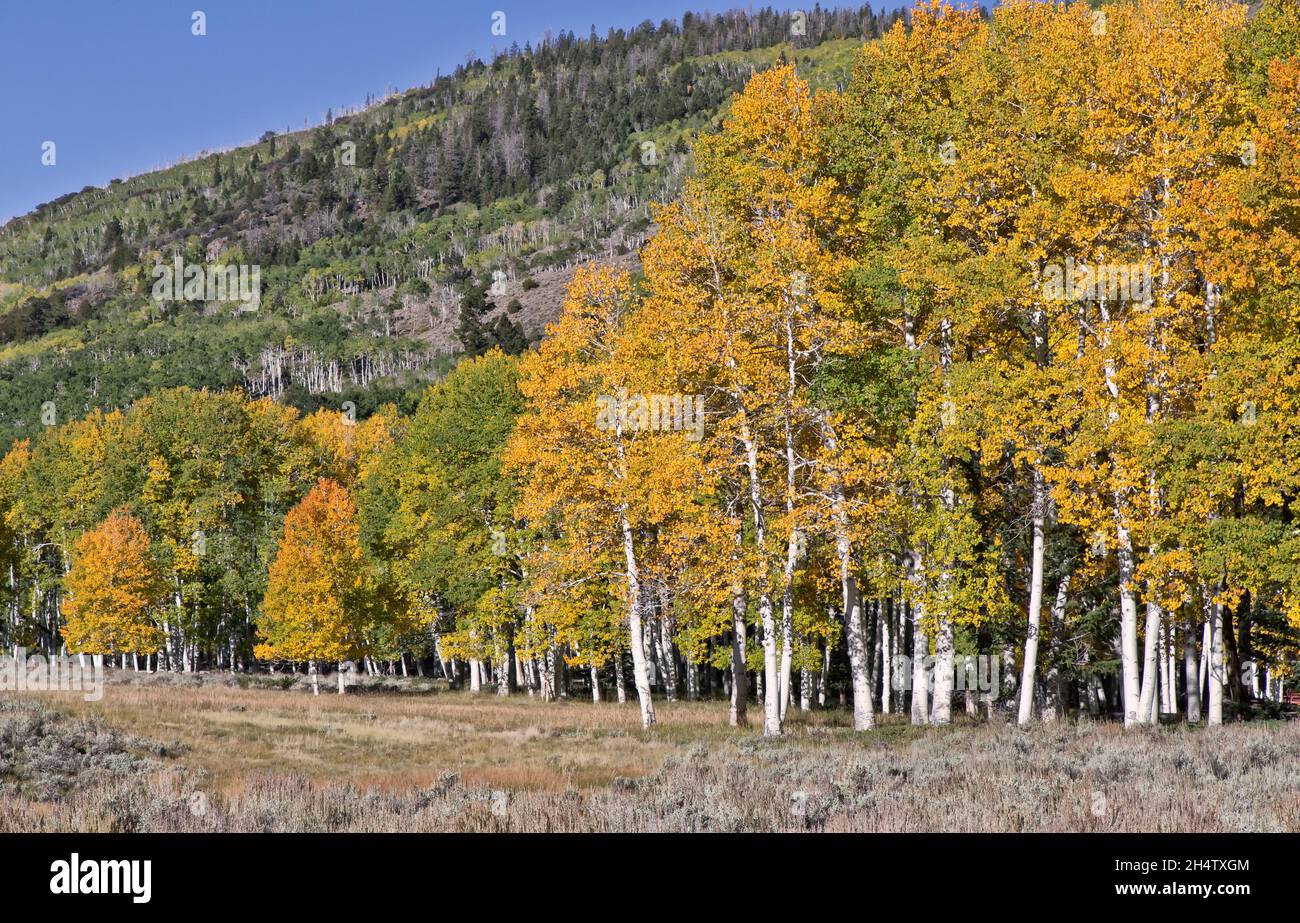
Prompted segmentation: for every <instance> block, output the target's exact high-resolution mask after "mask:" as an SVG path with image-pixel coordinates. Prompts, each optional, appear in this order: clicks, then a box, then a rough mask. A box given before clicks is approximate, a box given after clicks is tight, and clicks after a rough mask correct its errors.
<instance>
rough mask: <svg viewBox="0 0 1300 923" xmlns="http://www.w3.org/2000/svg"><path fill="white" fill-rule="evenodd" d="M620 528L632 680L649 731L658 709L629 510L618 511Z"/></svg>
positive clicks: (642, 723) (642, 722)
mask: <svg viewBox="0 0 1300 923" xmlns="http://www.w3.org/2000/svg"><path fill="white" fill-rule="evenodd" d="M619 525H620V527H621V528H622V531H623V558H624V561H625V563H626V566H627V609H628V612H627V624H628V635H629V637H630V642H631V645H632V679H633V682H634V683H635V685H636V695H637V700H638V702H639V703H640V705H641V727H643V728H649V727H652V726H653V725H654V723H655V706H654V702H653V701H652V700H651V698H650V673H649V671H648V670H647V669H646V656H645V632H644V631H643V630H642V628H641V602H642V601H641V578H640V572H639V570H638V568H637V563H636V548H635V546H634V545H633V542H632V526H631V523H629V522H628V519H627V512H626V510H619Z"/></svg>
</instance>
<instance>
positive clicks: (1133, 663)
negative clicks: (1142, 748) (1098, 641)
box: [1115, 498, 1143, 727]
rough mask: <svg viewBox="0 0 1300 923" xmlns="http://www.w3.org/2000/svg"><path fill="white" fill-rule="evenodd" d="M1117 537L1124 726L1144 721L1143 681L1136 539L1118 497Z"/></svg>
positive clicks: (1121, 687)
mask: <svg viewBox="0 0 1300 923" xmlns="http://www.w3.org/2000/svg"><path fill="white" fill-rule="evenodd" d="M1115 513H1116V516H1115V537H1116V540H1117V542H1118V545H1119V547H1118V549H1117V557H1118V559H1119V613H1120V635H1119V636H1120V670H1121V686H1120V689H1121V690H1122V692H1123V697H1124V726H1125V727H1130V726H1132V725H1134V724H1139V723H1140V722H1141V720H1142V719H1141V717H1140V716H1141V715H1142V714H1143V712H1142V711H1141V708H1140V705H1139V700H1140V698H1141V694H1142V693H1141V685H1140V682H1139V679H1138V657H1137V600H1136V599H1135V597H1134V595H1133V543H1132V540H1131V539H1130V538H1129V531H1128V526H1127V525H1126V524H1125V522H1124V518H1123V514H1122V513H1121V511H1120V508H1119V501H1118V498H1117V500H1116V511H1115Z"/></svg>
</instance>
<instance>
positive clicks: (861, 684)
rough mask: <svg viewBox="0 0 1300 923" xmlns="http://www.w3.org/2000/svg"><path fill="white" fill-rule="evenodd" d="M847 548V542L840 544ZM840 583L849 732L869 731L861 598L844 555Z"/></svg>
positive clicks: (872, 719)
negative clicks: (850, 710)
mask: <svg viewBox="0 0 1300 923" xmlns="http://www.w3.org/2000/svg"><path fill="white" fill-rule="evenodd" d="M844 545H845V546H847V541H845V542H844ZM840 583H841V588H842V589H843V592H844V628H845V635H846V636H847V639H848V647H849V672H850V674H851V677H852V681H853V730H855V731H869V730H871V729H872V728H874V727H875V726H876V713H875V708H874V706H873V704H872V701H871V677H870V675H869V673H868V668H867V659H868V657H870V652H869V651H868V650H867V638H866V634H867V632H866V626H865V625H864V624H863V621H862V599H861V597H859V595H858V584H857V581H856V580H855V579H854V578H853V575H852V574H851V573H850V572H849V565H848V558H847V555H845V554H841V558H840Z"/></svg>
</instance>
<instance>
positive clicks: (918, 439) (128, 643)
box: [0, 0, 1300, 735]
mask: <svg viewBox="0 0 1300 923" xmlns="http://www.w3.org/2000/svg"><path fill="white" fill-rule="evenodd" d="M693 159H694V163H693V172H692V174H691V176H690V177H689V179H687V180H686V182H685V185H684V189H683V191H682V193H681V195H680V197H679V198H677V199H676V200H675V201H673V202H670V203H665V204H663V205H662V206H660V207H658V208H657V210H656V212H655V232H654V234H653V236H652V237H651V238H650V240H649V242H648V243H647V244H646V246H645V247H644V249H643V250H642V252H641V255H640V256H641V260H640V268H639V269H636V270H629V269H628V268H627V267H626V265H625V264H619V266H609V265H600V264H598V263H592V264H587V265H584V266H583V267H580V268H579V269H578V270H577V272H576V275H575V276H574V278H573V281H572V283H571V284H570V286H569V288H568V292H567V298H566V300H565V303H564V306H563V310H562V313H561V315H560V317H559V319H558V320H557V321H556V322H555V323H554V324H552V325H551V326H550V328H549V329H548V331H547V334H546V336H545V337H544V338H543V339H542V341H541V342H540V344H539V345H538V346H537V347H536V348H534V349H531V350H529V351H527V352H525V353H524V354H523V355H522V356H521V357H518V358H515V357H512V356H509V355H506V354H505V353H503V352H501V351H500V350H497V349H493V350H491V351H488V352H486V353H485V354H484V355H481V356H476V357H467V358H465V359H463V360H462V361H461V362H460V363H459V364H458V365H457V366H456V367H455V369H454V370H452V371H451V372H449V373H448V374H447V375H446V376H445V377H444V378H443V379H442V380H440V381H438V382H437V383H435V384H433V385H432V386H430V387H429V388H428V389H427V391H426V392H425V393H424V395H423V398H422V399H421V401H420V403H419V406H418V408H417V409H416V410H415V412H414V413H413V414H410V415H404V414H402V413H400V412H399V411H398V409H397V408H396V407H394V406H392V405H386V406H384V407H381V408H380V409H379V410H378V411H377V412H375V413H373V414H371V415H369V416H365V417H363V418H358V417H357V416H356V414H355V413H354V412H348V413H338V412H335V411H332V410H319V411H317V412H315V413H312V414H308V415H303V414H300V413H299V412H298V411H297V410H295V409H293V408H291V407H286V406H284V405H282V404H278V403H276V402H275V401H273V400H272V399H271V398H254V397H252V396H249V395H247V394H244V393H240V392H222V391H207V390H192V389H186V388H176V389H170V390H165V391H160V392H157V393H155V394H152V395H149V396H146V397H141V398H139V399H137V400H135V401H134V403H132V404H131V405H130V406H129V407H125V408H123V409H121V410H116V411H111V412H101V411H93V412H91V413H90V414H89V415H87V416H84V417H82V418H80V419H75V420H71V421H68V422H64V423H62V424H60V425H53V426H48V427H46V428H45V429H44V430H43V431H41V432H40V433H39V434H37V435H35V436H33V437H31V438H27V439H23V440H20V441H18V442H16V443H15V444H14V445H13V447H12V448H11V449H10V450H9V452H8V454H7V455H6V456H5V457H4V458H3V460H2V461H0V564H3V567H4V572H5V580H4V586H3V588H2V590H0V595H2V596H3V600H4V605H5V607H6V612H5V618H4V624H3V637H4V641H5V643H6V644H7V645H10V646H13V647H17V646H20V645H22V646H26V647H27V648H29V649H40V650H43V651H46V652H50V653H53V652H59V651H67V652H71V653H85V654H95V655H103V656H104V657H106V658H108V660H109V662H110V663H111V664H113V665H115V666H120V667H122V668H126V669H145V670H148V669H157V670H177V671H193V670H204V669H206V670H227V671H250V670H255V669H256V670H271V671H273V672H274V671H282V672H290V671H307V672H309V673H310V674H311V675H312V677H313V679H315V678H316V677H318V676H319V675H320V674H321V673H322V672H323V671H325V670H335V671H337V672H338V689H339V691H340V692H343V691H344V689H345V683H344V672H345V671H346V670H348V669H352V668H355V669H357V670H361V671H368V672H372V673H397V674H403V675H405V674H416V673H418V674H420V675H435V676H442V677H445V678H446V679H447V680H448V681H449V682H450V683H452V684H453V685H455V686H457V687H468V688H469V689H470V690H472V691H475V692H482V693H484V694H489V693H490V694H495V695H503V696H504V695H510V694H512V693H513V694H528V695H532V696H538V697H542V698H544V699H556V698H561V697H565V696H570V695H579V694H582V695H587V696H590V697H591V698H592V699H593V700H595V701H601V700H602V698H605V697H613V698H617V700H618V701H619V702H625V701H627V702H629V707H631V705H630V701H631V700H633V699H635V702H636V703H637V706H638V707H639V709H640V716H641V723H642V726H643V727H646V728H648V727H651V726H652V725H654V724H655V721H656V711H655V701H656V698H660V699H664V698H666V699H667V700H675V699H676V698H678V697H686V698H691V699H713V700H716V701H717V702H718V714H719V721H722V720H723V718H722V715H723V712H724V711H725V712H726V713H727V716H728V718H727V720H729V721H730V723H731V724H733V725H737V726H742V725H747V724H750V723H753V724H755V725H761V727H762V730H763V733H764V734H767V735H779V734H781V733H782V728H783V724H784V722H785V721H786V720H787V716H788V715H789V714H790V710H791V709H799V710H808V709H816V708H832V707H845V708H849V709H851V710H852V723H853V728H854V729H855V730H857V731H862V732H870V731H871V730H872V729H873V728H874V727H875V725H876V723H877V720H878V718H879V716H881V715H882V714H886V715H899V714H902V715H909V716H910V720H911V721H912V722H913V723H916V724H936V725H945V724H949V723H951V722H952V721H953V720H954V709H957V710H959V711H962V712H965V713H967V714H968V715H971V716H973V718H975V719H980V718H982V717H991V716H993V715H994V714H995V713H997V712H998V711H1003V712H1005V713H1006V714H1008V715H1014V716H1015V717H1016V718H1017V720H1018V721H1019V722H1020V723H1022V724H1023V723H1026V722H1032V721H1040V720H1053V719H1060V718H1064V717H1066V716H1067V715H1070V714H1083V715H1092V716H1099V717H1100V716H1108V715H1109V716H1115V717H1116V718H1117V719H1122V721H1123V723H1124V725H1125V726H1129V725H1144V724H1152V723H1156V722H1158V721H1161V720H1186V721H1188V722H1203V723H1206V724H1209V725H1218V724H1221V723H1223V722H1225V721H1229V720H1233V719H1235V718H1238V717H1249V716H1251V715H1254V714H1259V713H1261V712H1264V711H1267V710H1268V709H1270V708H1275V707H1276V705H1277V704H1280V703H1282V702H1284V701H1285V700H1286V698H1287V695H1288V689H1289V688H1292V687H1295V688H1300V686H1297V684H1296V681H1295V671H1296V664H1297V658H1298V657H1300V531H1297V526H1296V524H1295V523H1294V520H1293V511H1294V506H1295V505H1296V504H1297V503H1298V502H1300V275H1298V274H1297V268H1298V263H1300V12H1297V7H1296V5H1295V4H1294V3H1292V2H1290V0H1287V2H1269V3H1265V4H1264V6H1263V8H1262V9H1261V10H1260V11H1258V12H1256V13H1255V14H1254V15H1253V16H1252V17H1249V18H1248V17H1247V13H1246V9H1245V7H1243V6H1242V5H1240V4H1236V3H1229V2H1222V0H1122V2H1116V3H1112V4H1107V5H1104V6H1102V7H1101V8H1099V9H1096V10H1094V9H1093V8H1091V7H1090V6H1089V5H1087V4H1084V3H1056V2H1032V0H1005V2H1002V3H1000V4H999V5H998V6H997V8H996V9H995V10H994V11H993V12H992V13H989V14H986V15H982V14H981V13H980V12H979V11H977V10H969V9H958V8H954V7H951V6H948V5H945V4H942V3H939V2H929V3H924V4H922V5H920V6H918V7H917V8H916V9H915V10H914V11H913V12H912V14H911V16H910V17H909V18H908V19H907V20H906V21H899V22H897V23H896V24H895V25H894V26H893V28H892V29H891V30H890V31H888V32H887V33H886V34H885V35H884V36H883V37H882V38H880V39H878V40H875V41H872V42H869V43H867V44H864V45H863V46H862V47H861V49H860V50H859V51H858V53H857V56H856V60H855V65H854V69H853V73H852V77H851V79H850V80H849V81H848V82H847V83H846V84H844V85H843V86H842V87H840V88H839V89H836V90H819V91H814V90H813V89H812V88H811V87H810V86H809V84H808V83H807V82H805V80H804V79H802V78H801V76H800V73H799V68H798V65H797V64H795V63H791V62H788V61H786V60H784V58H783V59H782V60H781V61H779V62H778V63H777V64H776V65H775V66H772V67H770V68H768V69H766V70H761V71H758V72H756V73H754V74H753V76H752V77H751V79H750V80H749V82H748V84H747V86H746V87H745V89H744V91H743V92H742V93H740V94H738V95H737V96H736V97H735V98H734V99H733V100H732V101H731V103H730V105H729V106H728V107H727V108H726V109H725V110H724V114H723V116H722V118H721V120H720V123H719V124H718V125H717V126H716V130H714V131H712V132H710V133H707V134H705V135H703V136H701V137H700V138H699V140H698V142H697V143H696V145H695V148H694V152H693ZM348 664H352V667H349V666H348ZM994 678H995V679H996V681H995V682H988V681H987V680H990V679H994Z"/></svg>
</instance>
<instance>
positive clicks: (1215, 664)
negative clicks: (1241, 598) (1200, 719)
mask: <svg viewBox="0 0 1300 923" xmlns="http://www.w3.org/2000/svg"><path fill="white" fill-rule="evenodd" d="M1212 592H1215V593H1217V589H1216V590H1214V591H1212ZM1209 628H1210V669H1209V671H1208V672H1209V678H1208V682H1209V712H1208V714H1207V715H1206V719H1205V722H1206V724H1208V725H1210V726H1211V727H1213V726H1216V725H1220V724H1223V680H1224V676H1223V607H1222V606H1221V605H1220V604H1219V603H1218V602H1217V601H1214V600H1211V602H1210V625H1209Z"/></svg>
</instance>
